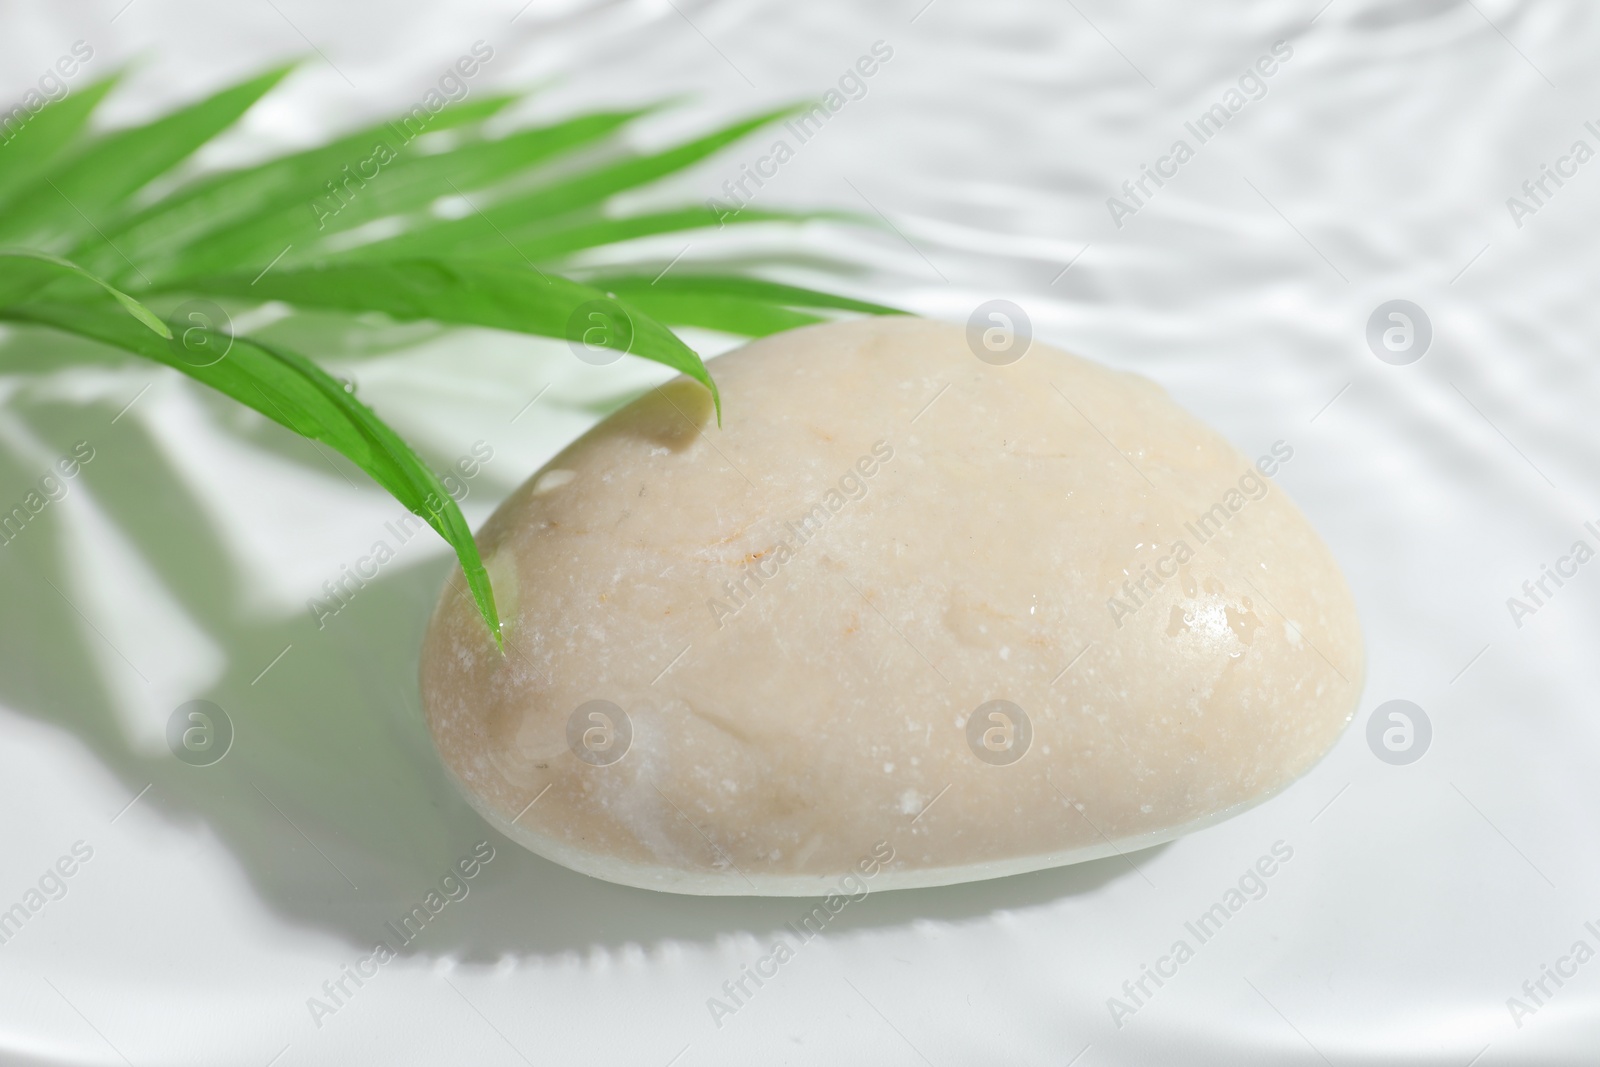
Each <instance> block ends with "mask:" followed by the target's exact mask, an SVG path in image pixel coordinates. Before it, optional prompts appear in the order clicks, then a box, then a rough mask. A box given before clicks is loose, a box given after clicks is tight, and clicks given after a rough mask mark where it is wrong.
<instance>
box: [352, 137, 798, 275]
mask: <svg viewBox="0 0 1600 1067" xmlns="http://www.w3.org/2000/svg"><path fill="white" fill-rule="evenodd" d="M793 110H794V109H793V108H783V109H780V110H777V111H771V112H768V113H766V114H763V115H757V116H755V117H753V118H748V119H742V120H740V121H739V122H735V123H732V124H730V125H728V126H724V127H723V128H722V129H720V130H716V131H714V132H712V133H709V134H707V135H705V136H704V137H698V138H696V139H694V140H692V141H687V142H685V143H683V144H680V145H675V146H674V147H672V148H669V149H666V150H665V151H662V152H657V153H655V154H654V155H647V156H636V157H631V158H628V159H624V160H622V161H621V162H617V163H608V164H604V165H602V166H599V167H596V168H592V169H590V170H586V171H584V172H582V173H580V174H577V175H575V176H573V177H569V178H564V179H561V180H559V181H555V182H552V183H549V184H546V185H541V186H539V187H537V188H535V189H533V190H531V191H529V192H525V193H518V194H514V195H511V196H508V197H506V198H504V199H501V200H498V201H496V202H493V203H491V204H490V205H489V206H487V207H481V208H480V209H479V210H477V211H474V212H472V213H471V214H468V215H464V216H463V217H461V218H459V219H454V220H451V221H447V222H437V223H434V224H433V225H429V226H425V227H422V228H419V229H416V230H412V231H408V232H406V233H402V234H400V235H399V236H397V237H392V238H389V239H388V240H385V241H381V242H377V243H375V244H374V245H373V246H372V249H373V251H375V252H376V253H377V254H378V255H384V256H391V257H401V256H407V257H409V256H418V255H437V254H440V253H441V252H442V251H443V250H444V249H452V248H453V249H472V250H476V249H485V248H492V247H493V246H495V245H496V244H497V243H500V242H503V241H504V240H505V234H506V233H508V232H512V231H517V230H521V229H523V228H525V227H530V226H553V225H559V224H560V221H561V216H563V215H567V214H569V213H572V212H577V211H582V210H584V209H593V208H594V207H595V206H596V205H598V204H600V203H602V202H604V201H605V200H607V199H609V198H610V197H612V196H615V195H616V194H617V193H621V192H626V191H628V190H629V189H636V188H638V187H639V186H641V185H647V184H649V183H650V182H653V181H656V180H658V179H661V178H664V177H666V176H667V175H669V174H675V173H677V172H678V171H680V170H683V169H684V168H685V167H688V166H691V165H692V164H694V163H698V162H699V161H700V160H702V159H705V158H706V157H707V156H710V155H712V154H713V153H715V152H717V151H719V150H721V149H723V148H726V147H727V146H728V145H730V144H732V143H734V142H735V141H737V140H739V139H740V138H742V137H744V136H746V135H747V134H749V133H751V132H752V131H754V130H757V129H759V128H760V127H762V126H765V125H767V124H768V123H770V122H772V121H774V120H775V119H779V118H782V117H783V116H784V115H788V114H791V113H792V112H793ZM705 217H706V219H707V220H708V223H709V222H711V221H715V220H714V217H713V216H712V215H711V213H710V212H709V211H707V212H705ZM369 254H370V253H369Z"/></svg>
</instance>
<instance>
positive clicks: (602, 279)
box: [584, 273, 905, 315]
mask: <svg viewBox="0 0 1600 1067" xmlns="http://www.w3.org/2000/svg"><path fill="white" fill-rule="evenodd" d="M584 280H585V281H586V282H587V283H588V284H589V285H592V286H595V287H596V288H599V289H605V290H606V291H608V292H615V293H617V294H618V295H619V296H620V295H629V294H637V293H639V292H640V291H641V290H644V289H653V290H656V291H658V292H671V293H679V294H683V295H699V296H710V295H719V296H734V297H741V298H743V299H746V300H759V301H763V302H766V303H769V304H778V305H784V306H788V307H804V308H833V309H835V310H838V311H860V312H864V313H866V314H868V315H904V314H905V312H904V311H901V310H900V309H899V308H892V307H889V306H888V305H886V304H873V303H870V302H868V301H866V300H853V299H851V298H850V297H847V296H836V295H834V294H833V293H824V292H821V291H819V290H817V289H806V288H803V287H801V286H798V285H785V284H783V283H782V282H769V281H767V280H766V279H764V278H750V277H741V276H739V275H733V274H690V273H671V274H666V275H662V276H659V277H655V278H652V277H651V276H650V275H645V274H600V275H595V276H593V277H589V278H586V279H584Z"/></svg>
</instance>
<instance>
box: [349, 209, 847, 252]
mask: <svg viewBox="0 0 1600 1067" xmlns="http://www.w3.org/2000/svg"><path fill="white" fill-rule="evenodd" d="M816 217H818V216H817V214H816V213H802V212H792V211H757V210H755V209H753V208H752V209H749V210H746V211H743V212H740V213H739V214H738V215H736V216H734V217H732V218H730V219H728V220H727V222H726V225H729V226H734V225H741V226H744V225H753V224H756V223H763V222H787V223H799V222H805V221H807V220H809V219H814V218H816ZM716 223H717V217H716V216H715V215H714V214H712V213H711V212H710V211H708V210H707V209H706V208H704V207H686V208H676V209H674V210H671V211H658V212H651V213H649V214H644V215H626V216H622V217H618V218H609V217H606V216H588V215H575V216H563V221H562V222H560V223H558V224H554V225H552V224H551V223H550V222H548V221H540V222H535V223H531V224H528V225H525V226H522V227H520V228H517V229H512V230H507V231H505V232H503V233H502V234H500V235H499V236H498V238H497V239H496V240H493V241H485V240H483V237H482V234H481V233H480V234H475V235H470V236H469V235H458V236H459V239H458V240H455V241H454V243H447V240H448V238H447V235H442V234H441V235H437V236H433V237H429V238H428V239H427V241H426V243H427V244H429V245H432V246H435V250H434V251H433V252H432V253H430V254H431V255H437V256H442V257H445V258H450V259H473V260H481V261H484V262H495V263H525V262H534V263H549V262H552V261H554V260H556V259H559V258H561V257H562V256H568V255H571V254H572V253H574V252H581V251H583V250H585V249H589V248H599V247H602V246H604V245H609V244H617V243H619V242H622V241H631V240H634V239H636V238H640V237H654V236H657V235H659V234H664V233H681V232H683V231H684V230H703V229H707V228H709V227H711V226H714V225H716ZM400 243H401V242H395V243H394V244H391V243H390V242H379V243H377V244H371V245H363V246H361V247H359V248H354V249H351V250H350V251H348V252H340V253H338V255H337V259H338V260H339V261H340V262H342V263H349V262H352V261H357V260H371V259H379V260H384V259H391V258H393V257H394V255H395V254H396V252H397V250H398V249H397V247H396V245H398V244H400Z"/></svg>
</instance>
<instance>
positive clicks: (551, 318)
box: [173, 259, 722, 419]
mask: <svg viewBox="0 0 1600 1067" xmlns="http://www.w3.org/2000/svg"><path fill="white" fill-rule="evenodd" d="M173 288H174V289H181V290H183V291H186V292H188V291H192V292H198V293H207V294H211V295H217V296H239V297H245V298H248V299H254V300H283V301H285V302H287V303H290V304H295V305H297V306H300V307H315V308H331V309H336V310H341V311H381V312H384V313H385V314H387V315H390V316H393V317H394V318H396V319H401V320H406V321H415V320H419V319H432V320H434V321H436V322H450V323H460V324H464V325H474V326H488V327H492V328H496V329H501V330H515V331H517V332H519V333H531V334H539V335H541V336H544V337H565V338H569V339H572V340H579V339H584V340H590V339H592V343H594V344H595V345H598V346H601V347H607V348H617V349H620V350H622V351H625V352H627V353H629V354H630V355H635V356H642V357H644V358H645V359H651V360H654V361H656V362H657V363H663V364H665V365H667V366H668V367H671V368H672V369H673V370H675V371H678V372H680V373H682V374H687V375H688V376H689V377H691V378H693V379H694V380H695V381H697V382H699V383H700V384H701V385H704V386H705V387H706V388H707V389H709V390H711V396H712V399H713V400H714V401H715V402H716V405H717V415H718V418H719V419H720V418H721V413H722V406H721V405H722V401H721V398H720V397H718V395H717V387H716V383H715V382H713V381H712V380H711V375H710V374H709V373H707V371H706V365H705V364H704V363H703V362H701V360H700V357H699V355H697V354H696V353H695V351H694V349H692V348H690V347H689V346H688V345H686V344H684V343H683V342H682V341H681V340H679V339H678V337H677V335H676V334H674V333H673V332H672V331H671V330H669V329H667V328H666V327H665V326H663V325H661V323H659V322H657V321H656V320H655V319H653V318H651V317H650V316H648V315H646V314H644V313H642V312H640V311H639V310H637V309H636V308H631V307H629V306H628V305H627V304H626V303H623V302H620V301H617V300H615V299H613V298H612V297H610V296H608V295H607V294H606V293H604V292H603V291H601V290H599V289H595V288H591V287H589V286H587V285H579V284H578V283H577V282H573V281H569V280H567V279H566V278H563V277H561V276H560V275H556V274H545V273H543V272H542V271H538V270H531V269H527V268H513V267H503V266H499V265H496V264H488V263H473V262H452V261H447V260H435V259H415V260H400V261H398V262H393V263H353V264H348V265H344V264H337V263H335V264H331V265H329V266H326V267H320V268H317V267H313V268H309V269H306V270H299V271H281V270H272V271H268V272H267V273H266V274H264V275H262V276H261V277H259V278H256V279H251V278H248V277H246V276H244V275H227V276H223V277H220V278H191V279H186V280H183V281H181V282H178V283H175V284H174V286H173ZM618 312H620V313H621V314H622V315H623V316H624V317H625V323H624V324H623V326H622V327H620V328H611V327H610V326H608V327H607V328H603V329H598V330H596V329H594V328H593V322H594V320H592V319H591V318H590V315H591V314H592V313H598V314H600V315H601V318H602V320H603V321H605V322H609V323H614V322H615V320H616V315H617V313H618Z"/></svg>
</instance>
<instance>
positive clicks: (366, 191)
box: [118, 111, 642, 283]
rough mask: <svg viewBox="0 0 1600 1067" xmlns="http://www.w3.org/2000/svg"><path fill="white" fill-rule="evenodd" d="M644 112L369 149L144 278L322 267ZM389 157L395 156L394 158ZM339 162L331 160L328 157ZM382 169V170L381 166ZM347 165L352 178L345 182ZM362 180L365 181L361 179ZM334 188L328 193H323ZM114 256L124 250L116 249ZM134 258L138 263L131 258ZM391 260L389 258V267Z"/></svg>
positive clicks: (430, 219)
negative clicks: (276, 264) (331, 248)
mask: <svg viewBox="0 0 1600 1067" xmlns="http://www.w3.org/2000/svg"><path fill="white" fill-rule="evenodd" d="M641 113H642V112H639V111H626V112H602V113H599V114H593V115H582V116H579V117H577V118H574V119H569V120H566V121H564V122H560V123H557V124H555V125H553V126H546V127H539V128H537V129H531V130H523V131H519V132H517V133H515V134H511V135H509V136H507V137H504V138H501V139H498V140H493V141H477V142H469V143H467V144H465V145H460V146H457V147H456V148H453V149H450V150H448V151H444V152H439V153H436V154H432V155H420V154H418V153H416V152H415V151H414V150H409V149H406V148H405V146H404V145H403V144H402V142H401V141H400V140H399V139H398V138H390V139H389V140H388V141H385V142H384V145H385V148H386V149H387V150H386V151H381V152H380V151H378V150H377V148H376V146H375V145H368V146H367V150H366V151H365V152H363V153H362V154H361V155H359V156H351V157H349V158H346V159H343V160H342V161H340V162H334V161H332V160H330V161H328V162H326V163H324V164H323V166H322V169H321V171H320V172H313V173H311V174H309V175H307V178H308V179H309V180H306V181H304V183H303V184H302V185H300V186H299V187H298V190H297V193H296V194H295V195H293V196H289V197H284V198H281V199H280V200H278V201H277V202H275V203H274V204H272V205H271V206H270V207H268V208H267V209H265V210H262V211H259V212H255V213H252V214H250V215H248V216H246V217H242V218H240V219H238V221H237V222H236V223H234V224H233V225H228V226H223V225H219V226H218V227H216V228H215V229H214V230H212V231H210V232H206V233H203V234H199V235H196V236H197V238H198V239H195V240H193V241H192V242H191V244H189V245H188V246H186V247H185V248H183V249H182V250H181V251H180V252H178V253H177V254H176V255H174V256H173V257H172V258H171V260H170V261H169V262H160V263H156V264H146V265H144V267H143V270H144V271H145V272H146V273H149V274H153V275H154V276H155V279H156V281H157V282H158V283H159V282H160V281H162V280H164V279H169V278H172V277H178V276H181V275H185V274H217V273H225V272H231V271H242V270H248V271H250V273H251V274H252V275H254V274H255V273H256V272H258V271H260V270H261V268H262V267H264V266H266V264H267V263H268V262H270V261H271V260H272V259H273V258H275V257H276V256H278V255H280V254H284V253H287V256H286V265H288V266H293V265H295V264H296V263H302V264H303V263H304V262H306V261H308V260H315V259H317V258H320V249H321V248H322V247H323V242H324V241H326V239H327V238H329V237H332V236H334V235H336V234H341V233H345V232H347V231H349V230H352V229H355V228H356V227H358V226H361V225H363V224H365V223H368V222H371V221H373V220H375V219H382V218H387V217H392V216H403V215H406V214H407V213H410V212H419V211H421V210H422V209H425V208H427V207H429V206H430V205H432V204H433V203H434V202H435V201H437V200H439V199H441V198H444V197H452V196H458V195H464V194H468V193H476V192H477V191H478V190H479V189H481V187H482V186H483V185H484V184H486V183H492V182H494V181H497V180H499V179H501V178H504V177H506V176H508V175H512V174H515V173H518V172H519V171H524V170H527V169H528V168H530V167H534V166H536V165H538V164H541V163H546V162H549V161H551V160H553V159H556V158H558V157H560V156H563V155H565V154H566V153H569V152H572V151H575V150H577V149H579V148H582V147H584V146H586V145H590V144H594V143H596V142H599V141H601V140H603V139H605V138H606V137H608V136H609V135H611V134H613V133H615V132H616V131H617V130H618V129H619V128H621V127H622V126H623V125H624V124H626V123H627V122H630V121H632V120H633V119H634V118H636V117H637V116H638V115H639V114H641ZM390 153H393V155H392V156H391V155H390ZM335 158H337V157H335ZM385 159H389V160H390V161H388V162H383V160H385ZM344 165H349V166H350V168H351V171H352V172H354V176H353V177H347V175H346V174H345V172H344V169H343V167H344ZM361 170H364V171H365V173H366V175H367V177H362V174H361V173H359V171H361ZM330 184H332V185H333V189H332V190H330V189H329V188H328V186H329V185H330ZM408 221H410V222H411V223H412V225H414V226H420V227H423V228H426V227H430V226H434V225H437V224H439V223H440V221H441V220H440V219H439V218H438V217H437V216H434V215H430V214H421V215H415V216H412V217H411V218H410V219H409V220H408ZM118 245H119V247H121V242H120V241H119V242H118ZM133 254H135V255H136V254H137V253H136V252H135V253H133ZM396 255H397V253H389V254H388V256H387V258H391V259H392V258H395V256H396Z"/></svg>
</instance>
